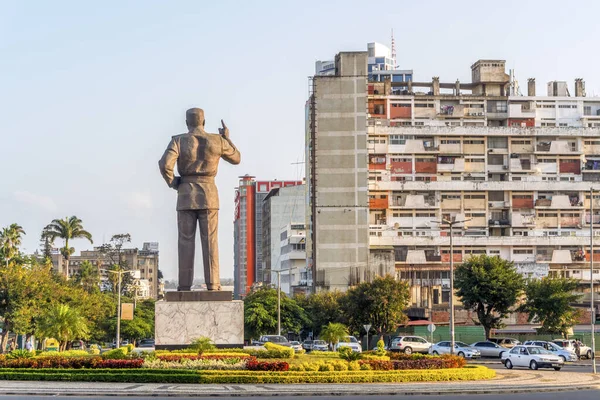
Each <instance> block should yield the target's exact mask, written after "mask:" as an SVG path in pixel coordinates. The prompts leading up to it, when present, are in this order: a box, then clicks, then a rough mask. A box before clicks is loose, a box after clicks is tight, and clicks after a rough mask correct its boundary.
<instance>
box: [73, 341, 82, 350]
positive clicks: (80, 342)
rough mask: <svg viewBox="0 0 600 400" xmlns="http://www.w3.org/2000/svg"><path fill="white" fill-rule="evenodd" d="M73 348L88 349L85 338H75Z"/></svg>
mask: <svg viewBox="0 0 600 400" xmlns="http://www.w3.org/2000/svg"><path fill="white" fill-rule="evenodd" d="M71 350H86V346H85V343H84V341H83V340H73V341H72V342H71Z"/></svg>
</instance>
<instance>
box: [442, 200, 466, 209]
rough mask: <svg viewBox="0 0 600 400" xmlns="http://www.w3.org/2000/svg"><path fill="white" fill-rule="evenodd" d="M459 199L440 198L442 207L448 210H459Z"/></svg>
mask: <svg viewBox="0 0 600 400" xmlns="http://www.w3.org/2000/svg"><path fill="white" fill-rule="evenodd" d="M460 203H461V199H444V198H442V208H444V209H450V210H460V208H461V207H460Z"/></svg>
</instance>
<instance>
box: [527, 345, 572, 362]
mask: <svg viewBox="0 0 600 400" xmlns="http://www.w3.org/2000/svg"><path fill="white" fill-rule="evenodd" d="M523 345H525V346H528V345H529V346H539V347H542V348H544V349H546V350H548V351H549V352H551V353H553V354H556V355H557V356H559V357H560V358H562V360H563V363H564V362H567V361H577V354H575V352H573V351H570V350H567V349H564V348H562V347H560V346H559V345H557V344H556V343H552V342H546V341H544V340H527V341H525V343H523Z"/></svg>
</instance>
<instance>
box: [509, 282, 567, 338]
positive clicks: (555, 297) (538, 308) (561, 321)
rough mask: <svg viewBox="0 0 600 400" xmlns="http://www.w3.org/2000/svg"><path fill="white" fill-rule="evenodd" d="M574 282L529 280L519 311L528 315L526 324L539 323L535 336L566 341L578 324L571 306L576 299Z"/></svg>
mask: <svg viewBox="0 0 600 400" xmlns="http://www.w3.org/2000/svg"><path fill="white" fill-rule="evenodd" d="M576 288H577V281H576V280H574V279H568V278H551V277H546V278H542V279H532V280H530V281H528V282H527V285H526V286H525V294H526V297H527V299H526V301H525V303H523V304H522V305H521V306H520V307H519V311H522V312H527V313H529V322H532V321H533V322H537V323H541V324H542V326H541V327H540V328H539V329H538V333H554V334H561V335H563V336H564V337H567V335H568V332H569V329H570V328H572V327H573V326H574V325H575V324H576V323H577V318H578V316H579V310H577V309H576V308H575V307H573V306H571V304H572V303H574V302H575V301H576V300H577V299H578V298H579V295H577V294H575V293H574V291H575V289H576Z"/></svg>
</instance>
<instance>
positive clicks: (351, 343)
mask: <svg viewBox="0 0 600 400" xmlns="http://www.w3.org/2000/svg"><path fill="white" fill-rule="evenodd" d="M344 346H345V347H350V348H351V349H352V351H353V352H355V353H361V352H362V346H361V345H360V343H358V340H356V338H355V337H354V336H346V337H345V338H344V339H342V340H340V341H339V342H338V344H336V345H335V351H337V350H338V349H339V348H340V347H344Z"/></svg>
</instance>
